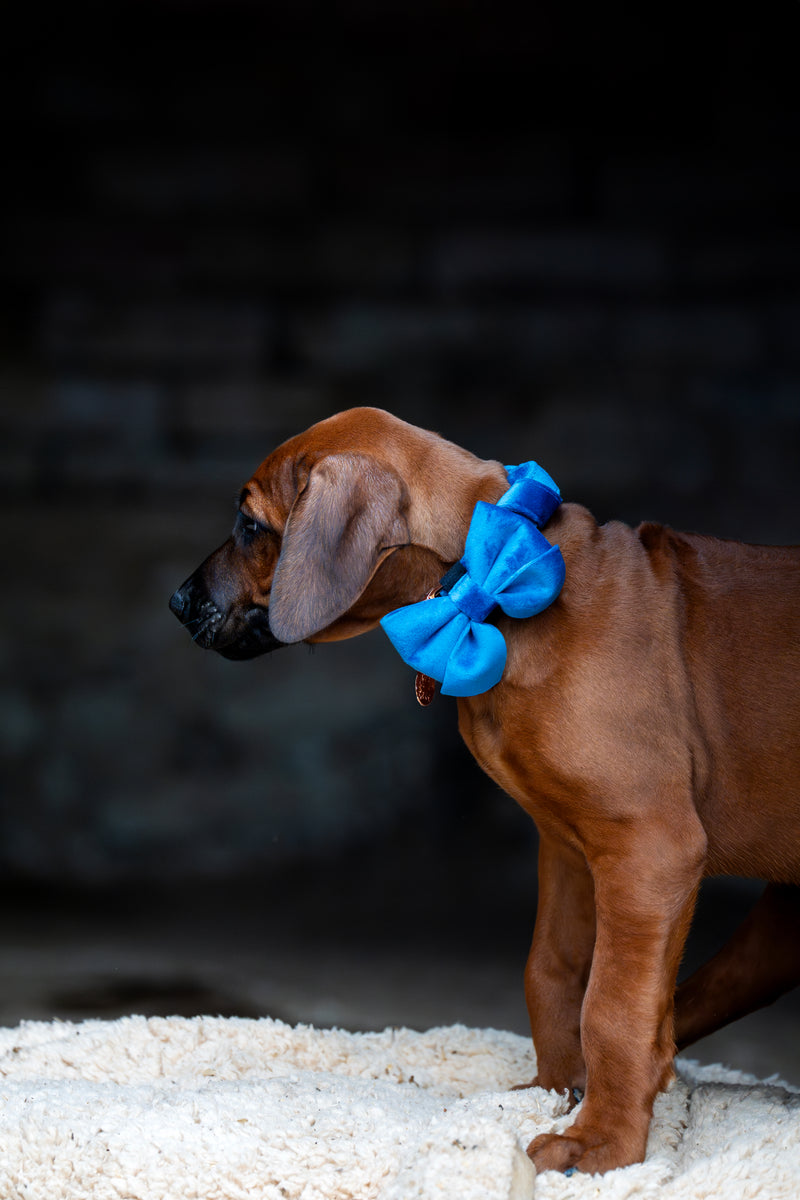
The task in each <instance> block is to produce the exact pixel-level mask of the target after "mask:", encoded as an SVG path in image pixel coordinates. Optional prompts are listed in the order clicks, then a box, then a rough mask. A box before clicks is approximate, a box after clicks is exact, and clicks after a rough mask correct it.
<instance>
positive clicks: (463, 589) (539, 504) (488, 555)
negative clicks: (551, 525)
mask: <svg viewBox="0 0 800 1200" xmlns="http://www.w3.org/2000/svg"><path fill="white" fill-rule="evenodd" d="M506 474H507V475H508V481H509V485H510V486H509V489H508V491H507V492H505V493H504V494H503V495H502V496H501V497H500V499H499V500H498V501H497V503H496V504H487V503H485V502H484V501H482V500H480V501H478V503H477V504H476V505H475V509H474V512H473V514H472V520H471V522H470V527H469V531H468V533H467V540H466V545H465V547H464V554H463V555H462V557H461V559H460V560H459V562H457V563H456V564H455V565H454V566H453V567H451V568H450V570H449V571H448V572H447V574H446V575H445V576H444V577H443V578H442V580H441V583H440V584H439V591H438V593H437V594H436V595H434V596H433V597H432V598H430V599H428V600H422V601H420V602H419V603H417V604H408V605H406V606H405V607H404V608H398V609H395V611H394V612H391V613H389V614H388V615H387V616H385V617H384V618H383V620H382V621H381V625H382V626H383V628H384V631H385V632H386V634H387V635H388V637H389V639H390V641H391V642H392V644H393V646H394V647H395V649H396V650H397V651H398V653H399V654H400V657H401V658H402V659H403V660H404V661H405V662H407V663H408V664H409V666H411V667H414V669H415V670H417V671H419V672H422V673H423V674H425V675H428V676H430V677H431V678H432V679H435V680H438V681H439V682H440V683H441V684H442V692H443V693H444V694H445V695H446V696H477V695H479V694H480V693H481V692H486V691H488V690H489V688H491V687H494V685H495V684H496V683H499V681H500V679H501V678H502V675H503V670H504V668H505V664H506V643H505V638H504V637H503V635H502V633H501V632H500V630H499V629H498V628H497V626H496V625H490V624H487V618H488V617H490V616H491V615H492V613H493V612H494V611H495V610H496V609H497V608H499V609H500V610H501V611H502V612H504V613H505V614H506V615H507V616H509V617H517V618H523V617H531V616H534V615H535V614H536V613H539V612H541V611H542V610H543V609H545V608H547V607H548V605H550V604H552V603H553V601H554V600H555V598H556V597H557V596H558V594H559V592H560V591H561V588H562V585H563V583H564V559H563V558H562V556H561V551H560V550H559V548H558V546H552V545H551V544H550V542H548V540H547V538H546V537H545V536H544V535H543V534H542V533H541V532H540V531H539V526H540V525H544V524H546V523H547V521H549V520H550V517H551V516H552V515H553V513H554V512H555V511H556V509H557V508H558V506H559V504H560V503H561V493H560V492H559V490H558V488H557V487H556V485H555V483H554V482H553V480H552V479H551V478H550V476H549V475H548V474H547V472H546V471H545V470H543V469H542V467H540V466H539V465H538V463H535V462H528V463H522V465H521V466H515V467H506Z"/></svg>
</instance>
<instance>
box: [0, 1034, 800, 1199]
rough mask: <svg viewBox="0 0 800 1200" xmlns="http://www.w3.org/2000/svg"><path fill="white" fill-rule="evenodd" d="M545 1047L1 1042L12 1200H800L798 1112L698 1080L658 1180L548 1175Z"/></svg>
mask: <svg viewBox="0 0 800 1200" xmlns="http://www.w3.org/2000/svg"><path fill="white" fill-rule="evenodd" d="M533 1071H534V1062H533V1055H532V1052H531V1049H530V1043H529V1041H528V1040H527V1039H525V1038H521V1037H517V1036H516V1035H514V1034H511V1033H498V1032H496V1031H494V1030H476V1029H465V1028H463V1027H462V1026H453V1027H451V1028H445V1029H433V1030H431V1031H430V1032H428V1033H414V1032H412V1031H410V1030H407V1029H390V1030H386V1031H385V1032H384V1033H378V1034H374V1033H362V1034H350V1033H343V1032H341V1031H339V1030H318V1029H313V1028H310V1027H307V1026H300V1027H298V1028H296V1029H293V1028H291V1027H290V1026H288V1025H284V1024H282V1023H281V1022H279V1021H272V1020H266V1019H265V1020H261V1021H249V1020H223V1019H221V1018H220V1019H212V1018H194V1019H192V1020H187V1019H183V1018H177V1017H175V1018H170V1019H163V1018H152V1019H149V1020H147V1019H145V1018H143V1017H126V1018H123V1019H122V1020H119V1021H86V1022H85V1023H83V1024H79V1025H71V1024H62V1023H54V1024H49V1023H45V1022H29V1023H25V1024H23V1025H21V1026H20V1027H19V1028H17V1029H4V1030H0V1097H1V1098H2V1105H1V1107H0V1197H2V1200H23V1198H24V1200H78V1198H80V1200H84V1198H86V1197H91V1198H92V1200H106V1198H108V1200H156V1198H159V1200H160V1198H162V1197H164V1198H168V1200H182V1198H184V1197H185V1198H189V1197H191V1198H192V1200H243V1198H244V1197H250V1198H255V1200H286V1198H287V1197H288V1198H295V1197H297V1198H299V1200H345V1198H350V1197H353V1198H356V1197H357V1198H359V1200H367V1198H368V1197H380V1198H381V1200H421V1198H422V1197H424V1198H425V1200H428V1198H429V1197H430V1198H434V1197H435V1198H436V1200H450V1198H452V1200H495V1198H497V1200H522V1198H528V1197H533V1196H535V1197H537V1198H538V1200H544V1198H547V1200H555V1198H556V1197H567V1196H569V1197H593V1198H594V1197H598V1198H600V1200H605V1198H607V1197H608V1198H611V1197H614V1198H622V1197H634V1196H635V1197H647V1198H652V1197H662V1196H664V1197H724V1198H725V1200H735V1198H737V1197H742V1198H744V1197H759V1198H760V1200H762V1198H764V1200H777V1198H778V1197H786V1200H790V1198H791V1200H796V1198H797V1197H798V1195H800V1094H799V1093H798V1090H797V1089H790V1088H785V1087H782V1086H779V1085H778V1084H776V1083H758V1082H757V1081H755V1080H753V1079H752V1078H749V1077H744V1076H741V1075H738V1074H736V1073H735V1072H732V1071H725V1070H723V1069H722V1068H721V1067H712V1068H699V1067H696V1066H694V1065H693V1064H690V1063H685V1062H684V1063H682V1064H681V1078H680V1079H679V1080H678V1082H677V1083H675V1084H674V1085H673V1087H672V1088H671V1090H670V1091H669V1093H668V1094H666V1095H664V1096H662V1097H660V1099H659V1100H658V1102H657V1105H656V1114H655V1119H654V1122H653V1126H652V1131H651V1135H650V1142H649V1146H648V1151H647V1158H646V1160H645V1162H644V1163H642V1164H641V1165H638V1166H634V1167H627V1168H625V1169H624V1170H620V1171H612V1172H610V1173H609V1174H607V1175H605V1176H603V1177H600V1176H595V1177H590V1176H584V1175H580V1174H575V1175H573V1176H571V1177H567V1176H564V1175H561V1174H557V1173H555V1172H553V1171H548V1172H545V1173H543V1174H542V1175H539V1176H538V1177H537V1176H536V1174H535V1172H534V1169H533V1167H532V1165H531V1164H530V1162H529V1160H528V1159H527V1157H526V1156H525V1153H524V1147H525V1146H526V1145H527V1143H528V1142H529V1141H530V1139H531V1138H532V1137H534V1136H535V1135H536V1134H537V1133H540V1132H542V1131H544V1130H548V1129H551V1128H563V1127H564V1126H565V1125H566V1124H568V1123H569V1121H570V1119H571V1118H568V1117H565V1116H564V1106H563V1101H562V1100H560V1099H559V1097H558V1096H556V1095H554V1094H553V1093H549V1092H545V1091H542V1090H540V1089H538V1088H537V1089H529V1090H527V1091H518V1092H513V1091H510V1090H509V1088H510V1087H511V1086H512V1085H513V1084H515V1083H519V1082H521V1081H524V1080H526V1079H530V1078H531V1076H532V1074H533Z"/></svg>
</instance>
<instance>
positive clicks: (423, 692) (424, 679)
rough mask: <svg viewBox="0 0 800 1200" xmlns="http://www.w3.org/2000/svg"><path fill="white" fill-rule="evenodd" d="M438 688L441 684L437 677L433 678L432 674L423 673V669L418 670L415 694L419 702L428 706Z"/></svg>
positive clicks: (423, 705) (424, 706) (425, 706)
mask: <svg viewBox="0 0 800 1200" xmlns="http://www.w3.org/2000/svg"><path fill="white" fill-rule="evenodd" d="M438 688H439V685H438V683H437V682H436V680H435V679H431V677H430V675H423V674H422V671H417V677H416V679H415V680H414V695H415V696H416V697H417V703H418V704H421V705H422V707H423V708H427V707H428V705H429V704H430V702H431V700H433V698H434V696H435V695H436V692H437V691H438Z"/></svg>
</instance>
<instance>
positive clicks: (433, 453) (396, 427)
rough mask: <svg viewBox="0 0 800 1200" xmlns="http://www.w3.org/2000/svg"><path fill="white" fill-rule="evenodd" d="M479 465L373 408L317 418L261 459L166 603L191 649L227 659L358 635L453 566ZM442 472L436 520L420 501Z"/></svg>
mask: <svg viewBox="0 0 800 1200" xmlns="http://www.w3.org/2000/svg"><path fill="white" fill-rule="evenodd" d="M444 459H446V460H448V462H449V460H451V459H452V463H450V466H449V467H448V469H447V471H446V472H445V468H444V462H443V460H444ZM479 463H480V460H478V459H474V458H473V456H472V455H468V454H467V453H466V451H461V450H459V449H458V447H455V446H452V445H451V444H450V443H448V442H445V441H444V440H443V439H441V438H439V437H437V436H436V435H435V434H430V433H426V432H425V431H423V430H420V429H416V428H415V427H413V426H410V425H407V424H405V422H403V421H399V420H398V419H397V418H395V417H391V416H390V415H389V414H388V413H383V412H381V411H380V410H377V409H351V410H349V411H348V412H345V413H340V414H338V415H337V416H336V417H331V418H330V419H329V420H327V421H322V422H320V423H319V424H318V425H315V426H313V427H312V428H311V429H310V430H308V431H306V433H303V434H300V435H298V436H297V437H294V438H292V439H290V440H289V441H288V442H285V443H284V444H283V445H282V446H280V447H278V449H277V450H275V451H274V452H273V453H272V454H271V455H270V456H269V457H268V458H267V459H265V460H264V462H263V463H262V464H261V466H260V467H259V468H258V469H257V471H256V472H255V474H254V475H253V476H252V478H251V479H250V480H249V482H248V483H247V484H246V485H245V486H244V488H243V489H242V491H241V494H240V496H239V503H238V511H237V514H236V520H235V523H234V527H233V532H232V533H231V536H230V537H229V538H228V540H227V541H226V542H224V543H223V545H222V546H220V547H219V549H217V550H215V551H214V553H213V554H211V555H209V557H208V558H207V559H206V560H205V562H204V563H202V564H201V566H199V567H198V568H197V570H196V571H195V572H194V574H193V575H191V576H190V577H189V579H187V580H186V582H185V583H184V584H182V586H181V587H179V588H178V590H177V591H176V592H175V594H174V595H173V597H172V599H171V600H170V608H171V609H172V611H173V612H174V613H175V615H176V616H177V617H178V619H179V620H180V621H181V622H182V623H183V624H184V625H185V626H186V628H187V629H188V630H189V632H190V633H191V635H192V637H193V638H194V640H195V642H197V644H198V645H199V646H203V647H206V648H213V649H215V650H218V651H219V653H220V654H222V655H224V656H225V657H226V658H232V659H244V658H253V657H255V656H256V655H258V654H264V653H266V652H267V651H268V650H274V649H275V648H276V647H278V646H280V645H285V644H287V643H293V642H301V641H331V640H338V639H340V638H346V637H352V636H354V635H355V634H358V633H363V632H366V630H368V629H371V628H373V627H374V626H375V625H376V624H377V623H378V621H379V620H380V618H381V617H382V616H383V615H384V614H385V613H387V612H389V611H390V610H391V609H393V608H397V607H399V606H400V605H401V604H406V603H411V602H413V601H414V600H419V599H421V598H422V596H424V594H425V591H424V590H422V589H423V588H427V587H430V586H431V585H432V583H433V582H435V581H436V580H437V579H438V578H439V577H440V575H441V574H442V571H443V569H444V568H445V567H446V565H448V563H449V562H453V561H455V560H456V558H458V556H459V554H460V553H461V549H462V547H463V538H464V535H465V531H466V525H467V524H468V522H469V514H470V513H471V511H472V507H473V506H474V502H475V498H476V497H475V496H474V495H473V493H474V491H475V482H474V478H473V479H472V480H471V486H469V487H468V488H467V491H468V492H469V495H468V496H467V497H466V499H464V500H460V499H459V500H458V501H457V502H456V500H455V499H454V498H455V497H457V496H460V495H461V493H462V492H463V491H464V482H465V481H467V480H468V479H470V475H471V474H472V475H473V476H474V475H475V474H476V468H477V467H478V464H479ZM481 465H483V466H485V465H486V464H481ZM443 472H444V473H445V476H446V477H445V478H439V479H438V483H439V486H440V487H442V485H443V484H444V485H445V488H446V491H447V496H448V498H447V500H446V502H443V503H442V504H441V505H440V508H441V509H442V511H441V512H440V513H439V514H438V520H434V519H433V517H432V516H431V515H430V514H429V513H428V507H429V505H428V504H427V502H426V497H429V496H430V493H431V491H432V490H433V482H434V481H435V480H436V478H437V475H439V476H441V475H442V473H443ZM409 481H410V482H409ZM495 488H496V485H495ZM428 526H430V527H431V530H433V529H434V527H435V532H432V531H429V530H428V529H427V527H428Z"/></svg>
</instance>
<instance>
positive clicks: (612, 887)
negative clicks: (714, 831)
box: [528, 830, 704, 1173]
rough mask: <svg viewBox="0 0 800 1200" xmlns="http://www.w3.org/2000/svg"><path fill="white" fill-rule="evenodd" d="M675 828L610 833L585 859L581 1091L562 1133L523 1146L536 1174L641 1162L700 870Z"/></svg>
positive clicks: (664, 1070)
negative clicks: (587, 920)
mask: <svg viewBox="0 0 800 1200" xmlns="http://www.w3.org/2000/svg"><path fill="white" fill-rule="evenodd" d="M683 834H684V831H681V838H680V844H678V840H677V839H673V840H672V841H670V833H669V831H667V830H660V831H659V830H652V831H651V835H650V837H645V836H643V835H642V833H641V831H640V832H639V833H637V834H636V835H634V837H633V838H628V839H627V840H628V843H629V844H628V845H627V846H622V845H621V844H620V843H621V842H622V841H623V840H624V839H623V836H622V835H621V834H620V833H619V831H616V834H614V833H612V832H611V831H609V834H608V836H607V837H605V838H604V839H603V844H604V845H605V846H606V847H607V846H609V845H615V849H614V850H608V849H605V850H604V851H603V852H602V853H597V854H596V855H593V856H592V855H590V856H589V865H590V869H591V871H592V877H593V880H594V894H595V907H596V913H597V935H596V939H595V946H594V955H593V958H592V967H591V974H590V977H589V984H588V987H587V990H586V995H585V998H584V1004H583V1010H582V1013H581V1044H582V1048H583V1056H584V1060H585V1062H586V1094H585V1097H584V1101H583V1104H582V1106H581V1108H580V1110H579V1113H578V1116H577V1118H576V1120H575V1122H574V1124H573V1125H572V1126H571V1127H570V1128H569V1129H568V1130H567V1131H566V1132H565V1133H564V1134H563V1135H559V1134H543V1135H542V1136H540V1137H538V1138H536V1139H535V1140H534V1141H533V1142H531V1144H530V1146H529V1147H528V1153H529V1155H530V1157H531V1158H532V1159H533V1161H534V1163H535V1165H536V1167H537V1169H538V1170H540V1171H543V1170H548V1169H556V1170H561V1171H563V1170H566V1169H567V1168H568V1167H573V1166H574V1167H577V1168H578V1169H579V1170H581V1171H586V1172H589V1173H591V1172H602V1171H607V1170H611V1169H612V1168H614V1167H622V1166H627V1165H628V1164H629V1163H634V1162H640V1161H641V1160H642V1159H643V1158H644V1152H645V1146H646V1143H647V1130H648V1126H649V1122H650V1117H651V1115H652V1109H653V1101H654V1099H655V1096H656V1093H657V1092H658V1091H659V1090H660V1089H662V1088H663V1087H665V1086H666V1085H667V1083H668V1082H669V1081H670V1079H671V1077H672V1059H673V1055H674V1051H675V1047H674V1041H673V992H674V987H675V977H676V975H677V970H678V963H679V961H680V956H681V951H682V949H683V945H684V942H685V940H686V934H687V932H688V928H689V922H690V920H691V915H692V910H693V908H694V902H695V898H696V895H697V888H698V886H699V882H700V878H701V875H702V857H703V854H702V851H701V850H700V845H699V843H700V840H701V839H700V838H698V839H697V843H698V844H697V846H695V847H694V848H692V847H690V846H687V844H686V843H687V839H686V838H685V837H684V836H683ZM689 840H691V838H690V839H689ZM631 842H632V843H633V844H631ZM703 849H704V847H703Z"/></svg>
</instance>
